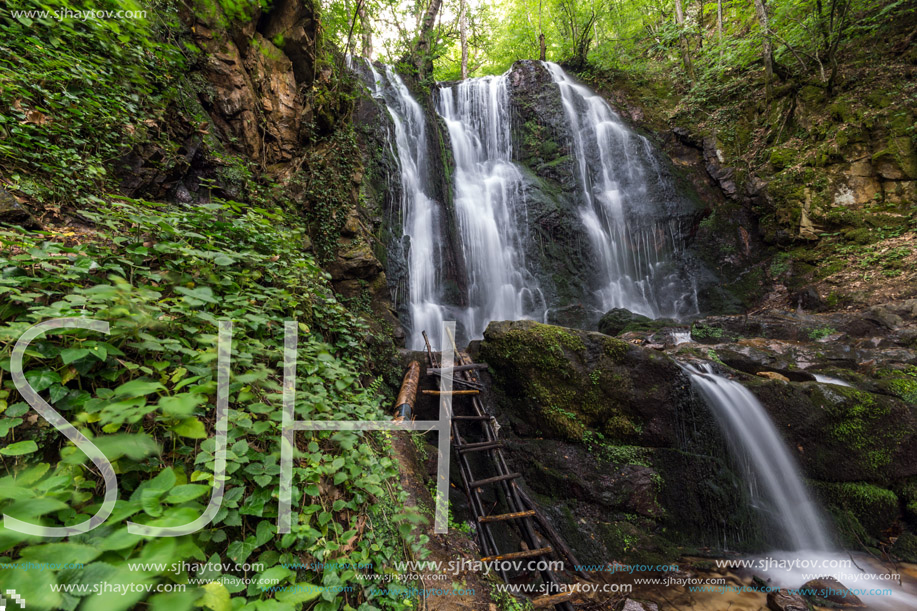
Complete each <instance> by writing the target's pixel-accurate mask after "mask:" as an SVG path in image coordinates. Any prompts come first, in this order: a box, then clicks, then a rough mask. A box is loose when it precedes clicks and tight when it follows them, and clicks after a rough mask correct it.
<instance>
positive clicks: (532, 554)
mask: <svg viewBox="0 0 917 611" xmlns="http://www.w3.org/2000/svg"><path fill="white" fill-rule="evenodd" d="M553 551H554V550H553V549H552V548H551V546H550V545H549V546H548V547H540V548H538V549H527V550H525V551H524V552H513V553H511V554H500V555H499V556H487V557H486V558H481V562H493V561H494V560H518V559H519V558H536V557H538V556H547V555H548V554H550V553H551V552H553Z"/></svg>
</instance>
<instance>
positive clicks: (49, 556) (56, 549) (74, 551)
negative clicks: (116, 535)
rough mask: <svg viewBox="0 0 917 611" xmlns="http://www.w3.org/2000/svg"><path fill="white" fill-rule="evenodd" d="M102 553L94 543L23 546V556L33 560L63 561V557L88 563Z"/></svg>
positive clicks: (68, 560)
mask: <svg viewBox="0 0 917 611" xmlns="http://www.w3.org/2000/svg"><path fill="white" fill-rule="evenodd" d="M101 553H102V550H100V549H99V548H97V547H94V546H92V545H82V544H80V543H46V544H44V545H33V546H31V547H26V548H23V550H22V557H23V558H24V559H26V560H31V561H32V562H61V559H62V558H66V559H67V562H77V563H80V564H87V563H89V562H92V561H93V560H95V559H96V558H98V557H99V554H101Z"/></svg>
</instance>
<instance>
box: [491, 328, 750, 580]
mask: <svg viewBox="0 0 917 611" xmlns="http://www.w3.org/2000/svg"><path fill="white" fill-rule="evenodd" d="M477 350H478V354H477V358H478V360H483V361H486V362H487V363H488V365H489V366H490V371H491V372H492V377H491V380H490V381H491V384H489V385H488V386H489V387H491V388H493V389H494V391H495V394H496V397H495V398H496V401H497V404H498V405H499V413H498V414H497V416H498V419H499V422H500V424H501V431H500V436H501V438H503V439H505V440H506V444H507V450H506V455H507V460H508V462H509V463H510V468H511V469H512V470H515V471H519V472H520V473H522V474H523V476H524V483H523V486H525V487H527V488H528V490H529V491H530V493H531V495H532V496H533V498H535V499H536V500H537V501H539V502H540V504H541V506H542V507H543V509H544V511H545V513H546V515H547V516H548V518H549V519H550V520H551V521H552V523H553V524H554V525H555V527H556V528H557V530H558V531H559V532H560V533H561V535H562V536H563V537H564V539H565V540H566V541H567V542H568V543H569V545H570V546H571V547H572V548H573V549H574V551H575V552H576V554H577V556H578V558H579V559H580V561H582V562H587V563H599V562H606V561H607V560H608V558H615V559H621V560H629V561H632V562H638V561H643V562H649V563H653V564H657V563H662V562H665V561H666V560H667V559H672V558H674V557H675V555H677V553H678V552H677V549H676V548H675V547H674V545H675V544H692V545H719V544H721V542H722V540H723V539H722V538H723V537H724V536H725V537H726V538H727V539H728V540H729V541H730V546H735V547H740V548H748V549H750V548H753V547H754V546H755V545H756V543H760V540H759V539H756V537H759V536H760V535H761V533H760V531H759V529H758V527H757V526H756V519H755V517H754V516H753V515H752V513H751V511H750V510H748V509H742V508H743V507H744V508H747V507H748V503H747V499H746V498H745V494H746V486H744V485H743V483H742V482H741V479H740V478H739V476H738V474H737V473H736V472H734V471H733V470H732V469H731V467H730V465H731V459H730V458H729V455H728V451H727V449H726V446H725V441H724V439H723V438H722V435H721V434H720V432H719V429H718V427H717V425H716V423H715V421H714V420H713V417H712V415H711V413H710V411H709V410H708V409H707V408H706V406H705V405H704V404H703V403H702V402H700V401H699V400H698V399H697V398H696V397H695V396H694V395H693V393H692V391H691V387H690V382H689V380H688V378H687V377H686V375H685V374H684V373H683V372H682V370H681V368H680V367H679V366H678V365H677V364H676V363H675V362H674V361H672V360H671V359H669V358H668V357H666V356H664V355H662V354H660V353H658V352H657V351H655V350H650V349H645V348H643V347H640V346H635V345H632V344H629V343H628V342H625V341H622V340H619V339H616V338H612V337H609V336H607V335H604V334H601V333H595V332H588V331H581V330H576V329H567V328H563V327H555V326H550V325H544V324H541V323H536V322H533V321H516V322H494V323H491V324H490V325H489V326H488V328H487V330H486V331H485V333H484V341H482V342H481V343H480V345H479V346H478V347H477ZM737 508H739V509H737Z"/></svg>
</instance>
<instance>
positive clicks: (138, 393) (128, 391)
mask: <svg viewBox="0 0 917 611" xmlns="http://www.w3.org/2000/svg"><path fill="white" fill-rule="evenodd" d="M165 389H166V388H165V386H163V385H162V384H160V383H159V382H152V381H150V380H144V379H143V378H138V379H136V380H131V381H130V382H125V383H124V384H122V385H121V386H119V387H118V388H116V389H115V394H114V396H115V397H122V398H127V399H134V398H137V397H145V396H147V395H151V394H153V393H155V392H159V391H160V390H165Z"/></svg>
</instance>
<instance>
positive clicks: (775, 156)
mask: <svg viewBox="0 0 917 611" xmlns="http://www.w3.org/2000/svg"><path fill="white" fill-rule="evenodd" d="M797 152H798V151H796V150H795V149H790V148H778V149H774V150H772V151H771V156H770V162H771V166H772V167H773V168H774V169H775V170H777V171H780V170H782V169H784V168H788V167H790V166H791V165H793V162H794V161H795V159H796V155H797Z"/></svg>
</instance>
